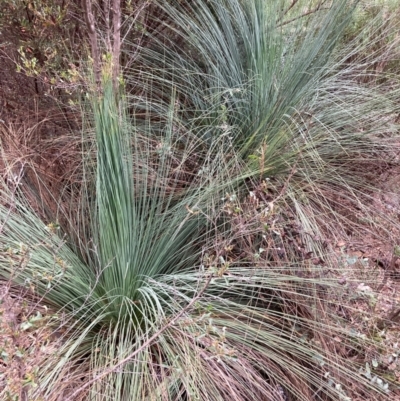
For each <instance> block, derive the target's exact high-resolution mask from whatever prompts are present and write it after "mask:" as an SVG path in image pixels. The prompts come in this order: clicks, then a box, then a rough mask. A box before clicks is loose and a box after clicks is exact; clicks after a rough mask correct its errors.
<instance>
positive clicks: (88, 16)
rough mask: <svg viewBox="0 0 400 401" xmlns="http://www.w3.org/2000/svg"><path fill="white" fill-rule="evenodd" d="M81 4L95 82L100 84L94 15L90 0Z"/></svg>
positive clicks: (83, 0)
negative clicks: (87, 32)
mask: <svg viewBox="0 0 400 401" xmlns="http://www.w3.org/2000/svg"><path fill="white" fill-rule="evenodd" d="M82 6H83V10H84V14H85V20H86V25H87V28H88V31H89V38H90V45H91V48H92V58H93V68H94V76H95V80H96V84H97V85H99V84H100V58H99V48H98V45H97V34H96V28H95V25H94V16H93V10H92V3H91V0H82Z"/></svg>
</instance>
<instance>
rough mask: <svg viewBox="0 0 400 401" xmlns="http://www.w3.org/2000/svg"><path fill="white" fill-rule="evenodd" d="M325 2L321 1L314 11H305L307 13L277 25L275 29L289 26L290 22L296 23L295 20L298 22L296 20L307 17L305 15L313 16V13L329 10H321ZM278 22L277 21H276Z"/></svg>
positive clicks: (327, 8)
mask: <svg viewBox="0 0 400 401" xmlns="http://www.w3.org/2000/svg"><path fill="white" fill-rule="evenodd" d="M325 2H326V1H321V2H320V3H319V4H318V6H317V7H315V8H314V9H312V10H310V11H307V12H305V13H303V14H301V15H299V16H298V17H294V18H292V19H289V20H287V21H283V22H282V23H280V24H278V25H277V27H278V28H280V27H282V26H284V25H287V24H290V23H291V22H294V21H296V20H298V19H300V18H304V17H307V15H311V14H314V13H316V12H318V11H323V10H329V7H326V8H322V6H323V5H324V4H325ZM278 22H279V21H278Z"/></svg>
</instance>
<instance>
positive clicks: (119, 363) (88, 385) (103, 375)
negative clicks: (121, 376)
mask: <svg viewBox="0 0 400 401" xmlns="http://www.w3.org/2000/svg"><path fill="white" fill-rule="evenodd" d="M212 277H213V274H212V273H210V276H209V277H208V279H207V281H206V283H205V284H204V287H203V288H202V289H201V291H200V292H199V293H198V294H197V295H196V296H195V297H194V298H193V299H192V300H191V301H190V302H189V303H188V304H187V305H186V306H185V307H184V308H183V309H182V310H181V311H180V312H179V313H178V314H177V315H176V316H175V317H174V318H173V319H172V320H170V322H169V323H167V324H166V325H165V326H163V327H162V328H161V329H160V330H158V331H157V333H155V334H153V335H152V336H151V337H150V338H149V339H148V340H147V341H145V342H144V344H143V345H142V346H141V347H139V348H138V349H137V350H135V351H134V352H132V353H131V354H130V355H128V356H127V357H126V358H124V359H123V360H122V361H120V362H118V363H117V364H116V365H114V366H112V367H111V368H109V369H106V370H105V371H104V372H103V373H101V374H99V375H98V376H96V377H95V378H93V379H92V380H89V381H88V382H87V383H85V384H84V385H83V386H82V387H80V388H79V389H78V390H76V391H75V392H74V393H72V395H70V396H69V397H68V398H65V399H64V401H72V400H73V399H74V397H75V396H77V395H78V394H79V393H81V392H82V391H83V390H86V389H87V388H88V387H90V386H91V385H92V384H93V383H95V382H97V381H98V380H101V379H102V378H103V377H105V376H107V375H109V374H110V373H112V372H114V371H115V370H117V369H118V368H119V367H120V366H122V365H124V364H125V363H127V362H129V360H130V359H132V358H133V357H135V356H136V355H137V354H138V353H139V352H141V351H142V350H143V349H145V348H146V347H148V346H149V345H150V344H151V343H152V342H153V341H154V340H155V339H157V338H158V337H159V336H160V335H161V334H162V333H163V332H164V331H165V330H167V329H168V327H170V326H172V325H173V324H175V322H176V321H177V320H178V319H179V318H180V317H181V316H182V315H183V314H184V313H185V312H186V311H188V310H189V309H190V308H191V307H192V306H193V305H194V304H195V302H196V301H197V300H198V299H199V298H200V297H201V296H202V295H203V294H204V291H205V290H206V289H207V287H208V286H209V284H210V282H211V279H212Z"/></svg>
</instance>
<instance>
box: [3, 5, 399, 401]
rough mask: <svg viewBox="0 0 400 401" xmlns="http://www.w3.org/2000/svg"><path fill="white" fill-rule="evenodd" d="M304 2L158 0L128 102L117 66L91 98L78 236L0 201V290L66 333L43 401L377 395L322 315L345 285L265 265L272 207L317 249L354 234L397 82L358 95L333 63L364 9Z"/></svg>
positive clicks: (13, 197) (349, 69)
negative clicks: (7, 286) (15, 292)
mask: <svg viewBox="0 0 400 401" xmlns="http://www.w3.org/2000/svg"><path fill="white" fill-rule="evenodd" d="M296 3H297V2H295V1H293V2H291V3H290V2H288V4H286V3H284V2H283V3H282V2H280V1H276V2H275V1H273V2H263V1H259V0H254V1H241V0H214V1H202V0H195V1H193V2H189V3H187V4H186V3H185V4H182V2H179V1H166V2H164V1H159V2H156V3H155V5H153V6H154V7H155V8H152V9H151V10H152V14H151V15H149V16H148V21H147V23H148V26H149V28H148V29H147V28H146V27H145V26H142V25H140V24H138V26H136V28H138V30H139V31H140V32H141V34H142V36H143V37H142V41H141V46H140V48H138V47H137V45H132V48H131V49H132V52H134V54H135V55H136V57H137V59H136V67H135V70H134V71H125V77H124V78H125V85H126V88H127V94H126V95H125V94H124V93H123V92H124V91H123V89H122V90H121V92H119V91H118V90H116V85H115V80H114V82H113V79H112V73H111V72H110V71H111V70H108V69H107V66H105V67H104V69H103V71H102V81H101V86H100V88H101V90H100V91H93V92H91V93H89V99H90V107H88V108H87V109H86V110H85V112H84V116H85V121H86V127H87V128H88V131H91V132H92V134H93V135H92V136H90V138H91V139H90V141H89V142H90V145H91V147H88V148H85V151H84V152H83V155H82V158H83V163H82V166H83V167H82V168H83V173H82V176H83V177H84V178H83V180H82V182H83V183H82V189H81V192H80V195H79V198H78V199H79V207H78V209H77V211H76V215H77V216H78V218H77V219H74V221H77V223H73V222H70V224H68V218H67V217H65V216H64V217H65V218H64V220H63V221H65V222H66V223H64V224H62V227H60V228H59V229H57V228H58V227H57V226H56V224H54V223H55V221H53V222H50V221H43V220H42V219H40V218H39V217H38V216H37V214H35V212H34V210H33V209H32V208H31V207H30V206H29V205H28V204H27V202H26V201H24V198H23V191H22V190H20V189H19V188H11V189H10V188H7V187H6V186H5V185H4V188H3V190H2V193H1V194H2V202H1V205H2V206H1V207H0V214H1V216H2V221H3V222H2V226H1V228H2V232H1V234H2V235H1V237H0V244H1V247H2V249H3V251H2V253H1V254H0V274H1V276H2V277H3V278H5V279H8V280H12V281H13V282H14V283H15V284H16V285H20V286H28V287H29V288H30V289H31V290H34V291H35V293H37V294H40V295H41V296H42V297H44V299H45V301H46V302H48V303H49V304H50V305H51V306H52V307H53V308H55V309H56V310H57V311H58V316H59V317H60V319H59V324H60V321H62V325H63V328H64V334H63V336H62V338H61V340H60V348H59V350H58V351H57V352H56V353H55V354H54V355H51V356H49V358H48V360H47V362H46V363H45V364H44V365H43V366H41V369H40V372H39V373H38V387H36V388H35V389H33V390H32V391H33V392H32V399H34V397H37V399H40V398H42V399H45V400H58V399H63V400H71V401H72V400H79V399H82V400H83V399H85V400H96V401H97V400H99V401H100V400H107V399H117V400H227V399H233V400H304V401H306V400H307V401H311V400H346V399H349V396H348V394H350V392H351V393H352V394H358V395H359V396H361V397H367V396H368V394H370V393H374V392H375V391H376V392H378V391H379V388H374V386H373V384H372V383H371V382H370V381H369V379H368V378H367V377H365V376H363V375H362V374H361V373H360V371H359V368H360V366H359V365H357V364H356V363H354V364H353V363H352V362H351V361H350V360H349V359H348V355H349V353H356V354H357V352H358V350H359V349H360V348H361V349H362V347H363V346H364V345H365V343H368V341H367V340H365V339H363V338H362V337H360V336H359V335H357V333H355V334H354V335H352V334H351V333H350V332H347V331H346V328H345V327H343V326H342V323H343V322H341V321H340V320H339V319H338V318H336V317H334V316H331V314H330V313H331V312H330V309H329V308H328V307H327V305H328V303H329V300H332V299H339V298H340V294H341V291H342V290H340V289H339V287H340V285H339V284H337V279H336V277H335V276H334V275H333V277H332V275H330V274H329V272H327V268H326V267H324V266H322V265H321V264H312V263H310V260H309V259H305V258H299V257H298V258H292V259H290V258H284V257H282V258H281V260H280V259H279V257H278V258H275V259H274V258H272V257H271V255H273V252H272V251H273V250H275V248H276V244H277V241H276V237H277V236H279V232H277V230H276V229H275V228H274V225H273V224H275V223H273V221H276V219H277V218H278V217H277V216H278V212H277V210H276V208H274V204H275V205H277V204H278V203H279V205H280V207H283V208H287V210H288V211H290V213H289V212H288V214H292V216H294V220H295V221H296V223H298V224H300V225H301V231H303V232H306V231H307V232H308V234H311V235H309V237H311V238H312V237H313V236H314V235H315V234H317V233H320V232H321V231H322V230H323V229H324V228H325V227H327V226H328V227H332V224H331V223H330V222H329V221H327V218H326V216H327V215H328V214H329V215H330V216H331V218H333V220H332V221H334V224H337V223H338V222H341V221H345V220H346V219H345V218H344V217H343V215H342V214H341V212H340V210H335V202H334V197H333V196H331V194H332V192H333V191H338V190H339V189H340V190H341V191H344V192H343V193H344V194H345V196H347V197H348V198H349V199H351V201H354V202H355V201H357V200H359V199H360V197H359V194H360V193H361V192H362V193H366V191H365V181H363V180H362V178H363V177H362V174H361V170H360V169H359V170H357V168H358V167H359V166H363V165H365V163H370V162H371V160H376V154H377V153H378V152H380V151H381V150H382V144H381V143H380V142H381V139H382V137H383V135H384V133H385V130H386V128H387V126H385V124H386V125H389V124H390V121H389V120H390V116H391V115H392V114H393V113H394V112H396V111H397V108H398V105H397V104H396V102H395V101H396V96H397V95H398V86H397V83H394V82H393V81H390V85H391V86H392V92H390V93H388V92H387V91H385V89H386V88H387V85H389V83H388V81H385V82H383V83H381V84H377V85H375V86H374V88H371V87H369V86H367V85H364V83H363V82H360V79H359V78H360V76H359V75H357V74H360V73H359V72H358V73H357V71H359V69H357V66H352V65H348V64H346V60H347V58H346V57H345V56H346V55H344V54H342V53H341V52H340V51H336V52H335V46H336V45H337V43H338V41H339V40H340V37H341V33H343V31H344V30H345V28H346V26H347V23H348V22H349V21H350V17H351V12H352V10H353V9H354V6H355V3H354V2H349V1H344V0H339V1H337V2H334V3H333V5H332V6H331V7H329V8H327V9H321V10H316V11H315V12H313V13H310V14H307V13H304V12H303V11H301V10H300V11H298V13H299V14H296V11H295V7H294V6H295V5H296ZM282 4H284V5H286V7H282ZM290 4H292V5H293V7H290ZM303 14H304V15H303ZM347 56H348V54H347ZM364 73H365V72H364ZM378 107H379V110H380V115H381V117H382V118H383V117H384V116H385V118H383V120H381V121H380V122H382V121H383V122H384V123H383V124H380V127H379V128H377V127H378V125H377V122H376V110H377V108H378ZM386 117H387V118H386ZM85 135H89V134H87V132H86V131H85ZM85 142H88V141H87V139H85ZM354 161H356V162H357V163H355V164H354V165H353V164H351V163H354ZM363 163H364V164H363ZM353 166H354V168H353ZM268 178H269V179H271V180H270V182H271V184H268V185H271V186H272V187H271V188H266V189H265V194H267V193H269V196H271V194H272V196H273V199H272V201H271V202H269V203H268V204H267V203H266V204H265V205H264V207H263V209H262V212H260V213H261V214H262V216H261V214H260V216H261V217H260V218H261V219H263V220H262V222H263V224H262V228H261V229H258V231H257V230H256V231H254V230H250V231H247V229H246V226H245V225H240V224H241V223H240V222H241V221H242V220H240V219H246V218H247V217H246V216H247V215H246V214H245V210H246V207H248V205H247V206H246V205H245V204H246V201H245V200H244V197H245V196H246V194H247V192H248V187H247V186H248V185H252V184H249V183H251V182H254V186H257V185H267V184H265V182H267V181H265V182H264V184H260V182H261V181H263V180H264V179H268ZM274 188H278V190H277V191H275V190H274ZM278 201H279V202H278ZM254 208H256V206H254ZM69 216H70V215H69ZM332 216H333V217H332ZM274 219H275V220H274ZM266 223H268V224H266ZM270 223H271V224H270ZM237 227H239V229H236V228H237ZM304 235H305V234H304ZM274 236H275V237H274ZM273 237H274V238H275V239H274V240H273V242H272V243H271V242H269V238H273ZM249 238H250V239H249ZM254 238H257V241H254V243H257V247H252V246H251V242H252V239H254ZM307 238H308V237H307ZM307 242H308V243H310V246H311V249H312V251H314V252H316V249H317V246H316V244H315V241H314V242H313V241H310V239H309V238H308V239H307ZM240 244H242V246H239V245H240ZM246 247H247V248H246ZM254 248H255V249H254ZM270 248H271V249H270ZM270 251H271V252H270ZM320 251H321V252H322V250H321V249H320ZM278 256H279V255H278ZM330 268H331V271H332V270H333V267H332V266H330ZM338 294H339V295H338ZM333 338H337V339H339V341H340V342H341V350H342V353H339V351H338V349H337V347H336V346H335V343H334V342H333V341H332V339H333ZM364 341H365V343H364ZM380 383H382V382H380ZM78 384H79V387H77V385H78ZM385 389H386V387H385V385H383V384H382V386H381V389H380V390H385Z"/></svg>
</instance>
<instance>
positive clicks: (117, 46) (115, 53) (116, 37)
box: [112, 0, 121, 91]
mask: <svg viewBox="0 0 400 401" xmlns="http://www.w3.org/2000/svg"><path fill="white" fill-rule="evenodd" d="M113 28H114V32H113V49H112V81H113V86H114V90H115V91H116V90H117V88H118V82H117V80H118V76H119V58H120V54H121V0H114V1H113Z"/></svg>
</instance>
